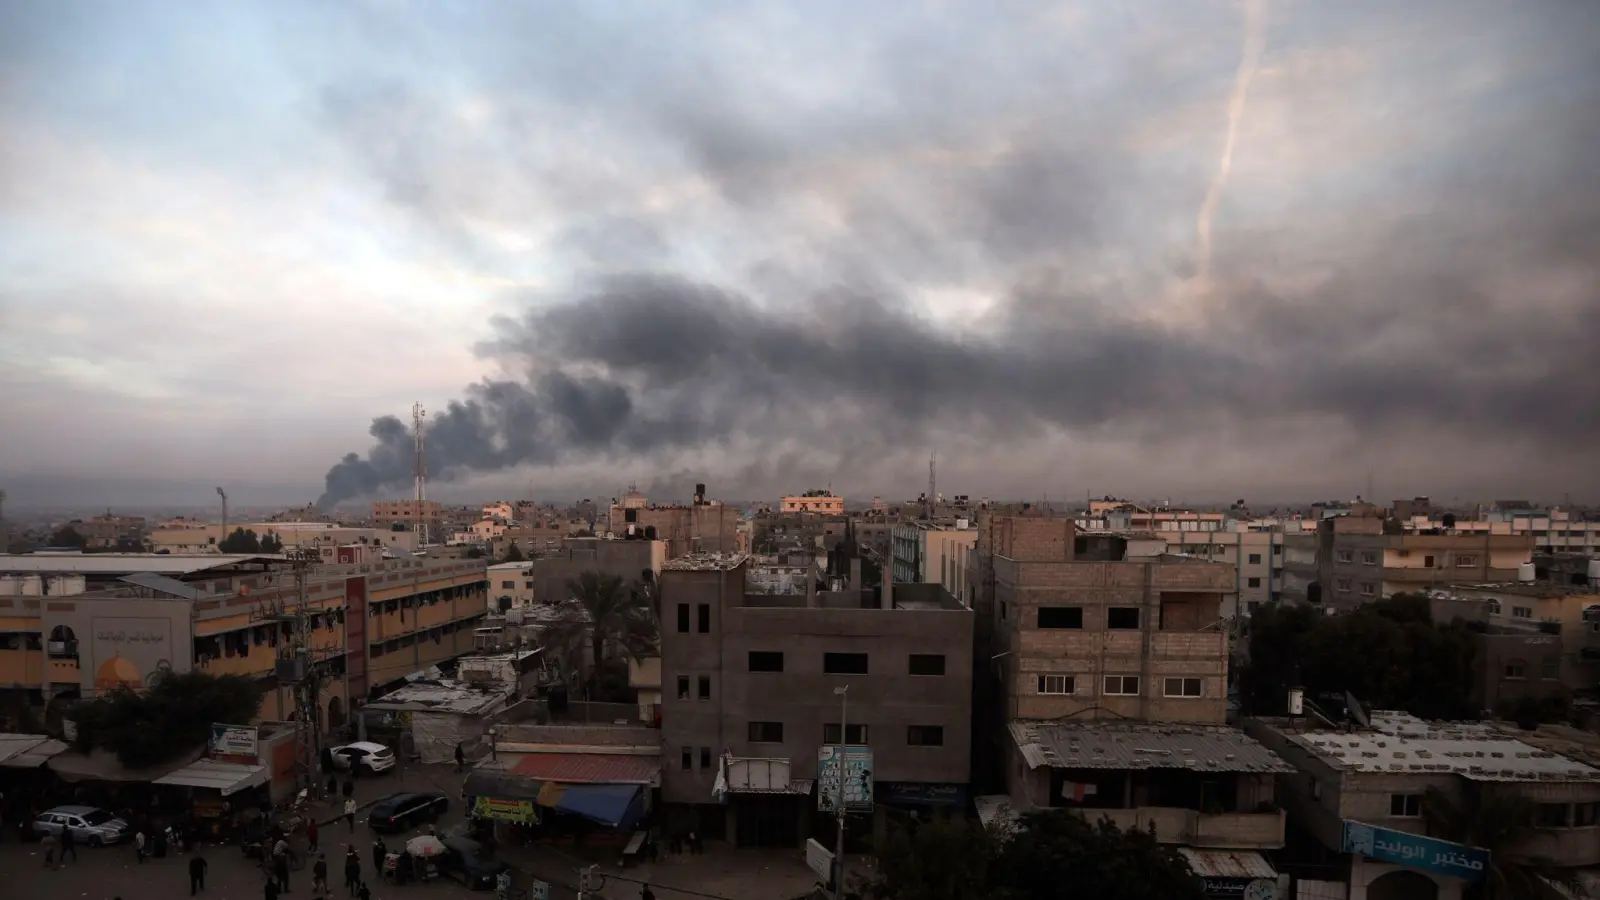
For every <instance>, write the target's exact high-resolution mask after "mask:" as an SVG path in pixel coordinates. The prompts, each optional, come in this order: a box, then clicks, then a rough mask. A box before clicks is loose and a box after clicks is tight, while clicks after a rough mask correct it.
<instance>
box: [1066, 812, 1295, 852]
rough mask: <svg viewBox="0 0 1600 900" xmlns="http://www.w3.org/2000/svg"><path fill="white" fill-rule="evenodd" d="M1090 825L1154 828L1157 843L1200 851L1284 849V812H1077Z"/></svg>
mask: <svg viewBox="0 0 1600 900" xmlns="http://www.w3.org/2000/svg"><path fill="white" fill-rule="evenodd" d="M1073 812H1075V813H1077V814H1078V815H1080V816H1082V817H1083V818H1085V819H1087V820H1088V821H1090V822H1098V821H1099V820H1100V819H1102V818H1104V819H1110V820H1111V822H1112V823H1113V824H1114V825H1116V826H1117V827H1118V828H1122V829H1124V830H1126V829H1129V828H1137V829H1138V830H1140V831H1145V830H1147V829H1149V828H1150V827H1151V826H1152V825H1154V826H1155V830H1156V840H1158V841H1160V842H1161V843H1163V844H1184V845H1187V846H1190V847H1196V848H1199V849H1218V850H1276V849H1279V848H1281V847H1282V846H1283V825H1284V814H1283V810H1281V809H1280V810H1271V811H1269V812H1258V813H1215V814H1207V813H1202V812H1199V811H1198V810H1193V809H1181V808H1178V807H1172V806H1141V807H1138V808H1136V809H1074V810H1073Z"/></svg>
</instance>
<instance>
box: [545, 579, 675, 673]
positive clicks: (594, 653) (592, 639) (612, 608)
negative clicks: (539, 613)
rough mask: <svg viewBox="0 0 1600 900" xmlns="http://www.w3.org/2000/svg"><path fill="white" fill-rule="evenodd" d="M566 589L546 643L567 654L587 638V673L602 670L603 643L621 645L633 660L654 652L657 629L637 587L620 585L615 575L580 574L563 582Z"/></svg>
mask: <svg viewBox="0 0 1600 900" xmlns="http://www.w3.org/2000/svg"><path fill="white" fill-rule="evenodd" d="M567 590H568V591H570V592H571V594H572V599H570V600H568V601H567V602H566V604H564V605H563V606H562V608H561V616H560V619H559V620H558V621H557V622H556V624H555V625H554V626H552V627H551V629H550V630H549V635H550V637H549V640H550V641H551V643H553V644H555V645H557V646H558V647H560V648H561V649H563V650H566V651H568V652H571V651H572V650H573V649H575V648H576V647H577V646H579V645H581V644H582V643H583V637H584V636H585V635H587V637H588V644H589V647H588V649H589V651H590V660H591V662H592V666H593V667H592V669H591V672H593V673H596V675H597V674H598V673H599V672H600V671H601V670H602V668H603V663H604V662H605V648H606V643H607V642H615V643H617V644H620V645H622V649H623V652H624V653H625V654H626V655H627V656H628V657H630V658H634V659H637V658H638V657H640V656H646V655H649V654H651V653H654V652H656V649H657V647H658V645H659V639H660V630H659V628H658V627H657V625H656V617H655V614H654V613H653V612H652V611H651V609H650V598H649V595H648V594H647V593H646V592H644V591H642V590H640V588H639V586H638V585H636V584H627V583H624V581H623V580H622V578H620V577H619V576H616V575H603V574H601V573H599V572H584V573H583V574H582V575H579V576H578V577H577V578H574V579H572V580H570V581H568V582H567Z"/></svg>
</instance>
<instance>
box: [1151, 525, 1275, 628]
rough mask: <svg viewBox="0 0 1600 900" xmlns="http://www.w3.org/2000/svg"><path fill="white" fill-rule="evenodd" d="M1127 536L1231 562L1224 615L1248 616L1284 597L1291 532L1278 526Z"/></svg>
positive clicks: (1168, 549)
mask: <svg viewBox="0 0 1600 900" xmlns="http://www.w3.org/2000/svg"><path fill="white" fill-rule="evenodd" d="M1127 536H1128V537H1129V538H1130V539H1132V538H1134V537H1144V538H1154V539H1159V540H1161V541H1162V542H1163V544H1164V548H1163V549H1164V552H1167V553H1181V554H1184V555H1186V556H1193V557H1196V558H1198V559H1204V560H1209V561H1212V562H1220V563H1226V564H1228V565H1230V566H1232V567H1233V570H1234V584H1233V590H1232V591H1231V592H1230V594H1229V596H1228V597H1227V598H1226V599H1225V600H1224V602H1223V604H1222V614H1223V615H1224V616H1227V617H1232V616H1234V615H1243V616H1249V615H1250V614H1251V613H1252V612H1254V611H1255V610H1257V609H1259V608H1261V606H1263V605H1264V604H1267V603H1276V602H1278V601H1280V600H1282V599H1283V592H1284V583H1285V578H1286V572H1285V570H1284V558H1283V556H1284V553H1285V550H1286V546H1287V544H1288V541H1289V539H1290V538H1291V537H1293V536H1294V534H1292V533H1285V532H1284V531H1282V530H1280V529H1277V528H1273V529H1264V530H1247V529H1246V528H1245V527H1242V526H1241V527H1236V528H1230V529H1224V530H1216V531H1152V532H1143V533H1138V532H1135V533H1130V534H1129V535H1127ZM1129 552H1130V554H1132V553H1133V552H1134V548H1133V547H1131V546H1130V549H1129Z"/></svg>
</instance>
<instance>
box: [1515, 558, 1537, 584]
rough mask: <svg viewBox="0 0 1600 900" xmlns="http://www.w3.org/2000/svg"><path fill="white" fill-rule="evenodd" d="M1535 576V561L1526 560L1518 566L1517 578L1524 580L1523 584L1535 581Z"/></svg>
mask: <svg viewBox="0 0 1600 900" xmlns="http://www.w3.org/2000/svg"><path fill="white" fill-rule="evenodd" d="M1534 577H1535V572H1534V568H1533V563H1531V562H1525V563H1523V564H1522V565H1520V566H1517V580H1518V581H1520V582H1522V583H1523V584H1528V583H1530V582H1532V581H1533V579H1534Z"/></svg>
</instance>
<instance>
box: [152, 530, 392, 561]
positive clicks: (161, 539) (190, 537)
mask: <svg viewBox="0 0 1600 900" xmlns="http://www.w3.org/2000/svg"><path fill="white" fill-rule="evenodd" d="M240 529H243V530H245V531H254V532H255V533H256V536H257V537H266V536H267V535H269V534H270V535H272V536H273V537H276V538H277V539H278V540H280V541H282V542H283V546H284V547H285V549H293V548H321V547H337V546H342V545H346V544H366V545H369V546H374V547H385V548H389V549H391V550H393V549H395V548H398V549H401V550H406V551H408V552H414V551H415V550H416V549H417V535H416V533H415V532H412V531H395V530H393V528H359V527H354V526H347V525H340V524H338V523H336V522H229V523H228V524H227V525H226V526H223V525H221V524H220V523H204V524H201V523H195V524H194V525H189V526H184V527H179V528H158V529H156V530H154V531H151V532H150V534H149V538H148V540H149V544H150V549H151V551H153V552H156V553H170V554H174V555H177V556H189V555H194V554H204V553H219V552H221V551H219V550H218V549H217V545H218V544H220V543H221V542H222V541H223V540H224V539H225V538H226V537H227V536H228V535H231V534H232V533H233V532H235V531H238V530H240Z"/></svg>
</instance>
